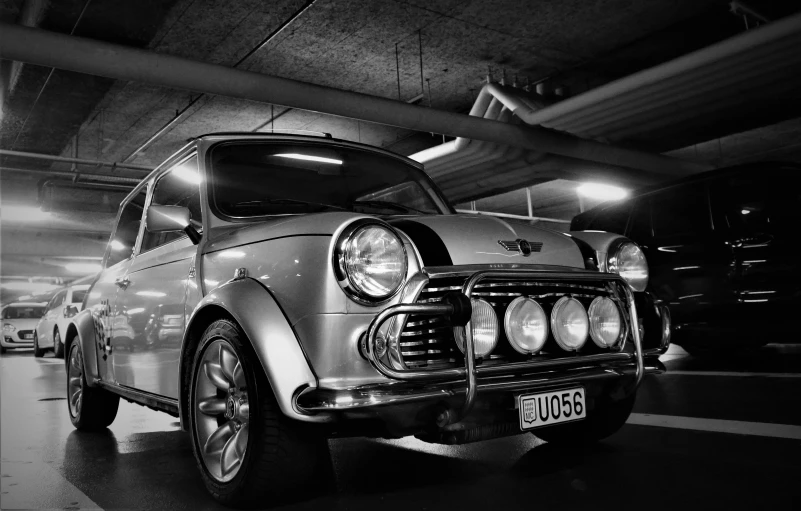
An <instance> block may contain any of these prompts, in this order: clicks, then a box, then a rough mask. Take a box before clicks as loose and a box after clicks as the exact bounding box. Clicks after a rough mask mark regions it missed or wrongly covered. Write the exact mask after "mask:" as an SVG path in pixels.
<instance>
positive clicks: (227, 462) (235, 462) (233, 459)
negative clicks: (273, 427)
mask: <svg viewBox="0 0 801 511" xmlns="http://www.w3.org/2000/svg"><path fill="white" fill-rule="evenodd" d="M247 443H248V428H247V425H245V426H243V427H241V428H240V429H239V431H237V432H236V434H234V436H232V437H231V438H229V439H228V442H226V444H225V447H223V450H222V453H221V454H220V470H221V472H222V476H223V477H225V476H227V475H228V474H229V473H230V472H231V471H232V470H234V469H235V468H237V467H239V465H241V464H242V457H243V456H244V455H245V448H246V447H247Z"/></svg>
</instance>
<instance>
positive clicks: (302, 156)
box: [273, 153, 342, 165]
mask: <svg viewBox="0 0 801 511" xmlns="http://www.w3.org/2000/svg"><path fill="white" fill-rule="evenodd" d="M273 156H278V157H279V158H291V159H293V160H306V161H316V162H319V163H331V164H332V165H342V160H335V159H334V158H323V157H322V156H312V155H310V154H300V153H283V154H275V155H273Z"/></svg>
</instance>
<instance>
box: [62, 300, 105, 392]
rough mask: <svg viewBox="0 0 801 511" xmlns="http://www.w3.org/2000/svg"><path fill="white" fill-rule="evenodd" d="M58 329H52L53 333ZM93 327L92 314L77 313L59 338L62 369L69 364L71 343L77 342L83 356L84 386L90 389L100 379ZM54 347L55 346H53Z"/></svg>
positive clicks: (85, 311)
mask: <svg viewBox="0 0 801 511" xmlns="http://www.w3.org/2000/svg"><path fill="white" fill-rule="evenodd" d="M57 328H58V325H56V327H54V329H53V331H54V332H55V330H56V329H57ZM95 339H96V332H95V325H94V320H93V318H92V313H91V312H90V311H88V310H84V311H81V312H79V313H78V314H77V315H76V316H75V317H74V318H73V320H72V321H70V323H69V324H68V325H67V332H66V334H65V335H64V336H63V337H62V338H61V342H62V343H64V367H65V368H66V365H67V363H68V362H69V352H70V349H71V348H72V343H74V342H78V343H80V346H81V354H82V356H83V368H84V372H85V374H86V384H87V385H88V386H90V387H94V386H95V382H96V381H97V380H99V379H100V373H99V370H98V367H97V351H96V350H95ZM53 345H54V346H55V344H53Z"/></svg>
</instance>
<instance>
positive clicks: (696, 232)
mask: <svg viewBox="0 0 801 511" xmlns="http://www.w3.org/2000/svg"><path fill="white" fill-rule="evenodd" d="M799 176H801V166H799V165H797V164H786V163H759V164H749V165H743V166H738V167H731V168H725V169H718V170H714V171H710V172H705V173H702V174H698V175H695V176H692V177H690V178H685V179H682V180H680V181H675V182H672V183H669V184H666V185H660V186H658V187H655V188H649V189H644V190H640V191H638V192H637V193H635V194H634V195H633V196H632V197H631V198H629V199H627V200H625V201H621V202H614V203H612V202H608V203H604V204H601V205H600V206H598V207H596V208H593V209H591V210H588V211H585V212H584V213H582V214H580V215H578V216H577V217H575V218H574V219H573V222H572V224H571V230H573V231H584V230H603V231H610V232H615V233H618V234H621V235H625V236H627V237H629V238H630V239H632V240H633V241H635V242H636V243H638V244H639V245H640V246H641V247H642V249H643V250H644V252H645V254H646V259H647V261H648V265H649V267H650V283H649V290H650V291H651V292H653V293H654V294H655V295H656V296H657V297H658V298H660V299H661V300H663V301H664V302H666V303H667V304H668V306H669V308H670V312H671V316H672V319H673V323H674V327H675V330H674V332H673V342H675V343H676V344H679V345H681V346H682V347H684V348H685V349H687V350H688V351H694V352H698V351H705V350H710V349H716V348H720V347H721V342H726V346H727V347H729V346H734V345H736V346H739V347H754V346H761V345H764V344H766V343H768V342H787V341H788V340H792V339H794V338H797V337H798V319H797V318H796V317H795V314H799V312H801V254H799V248H798V247H799V245H798V229H799V223H801V222H800V221H801V191H799V188H798V186H797V185H796V184H794V183H798V182H799V181H798V177H799Z"/></svg>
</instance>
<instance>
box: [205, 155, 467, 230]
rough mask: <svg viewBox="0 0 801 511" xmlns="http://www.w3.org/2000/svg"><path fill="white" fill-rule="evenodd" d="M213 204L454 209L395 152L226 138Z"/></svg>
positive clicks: (233, 210)
mask: <svg viewBox="0 0 801 511" xmlns="http://www.w3.org/2000/svg"><path fill="white" fill-rule="evenodd" d="M211 181H212V194H211V195H212V201H211V202H212V204H214V206H215V209H216V210H217V211H219V212H220V213H221V214H222V215H223V216H224V217H240V218H241V217H254V216H265V215H287V214H303V213H317V212H321V211H354V212H360V213H370V214H377V215H408V214H415V215H416V214H443V213H451V212H452V210H451V209H450V206H448V204H447V202H445V200H444V199H443V198H442V197H441V195H440V194H439V192H438V191H437V190H436V188H435V186H434V184H433V183H432V182H431V180H430V179H429V178H428V176H427V175H426V174H425V173H424V172H423V171H421V170H419V169H417V168H415V167H413V166H411V165H409V164H406V163H404V162H403V161H401V160H398V159H396V158H393V157H391V156H385V155H382V154H377V153H374V152H371V151H365V150H362V149H357V148H350V147H339V146H334V145H331V144H319V143H298V142H294V143H263V142H261V143H254V142H237V143H224V144H220V145H217V146H215V147H214V148H213V149H212V151H211Z"/></svg>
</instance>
